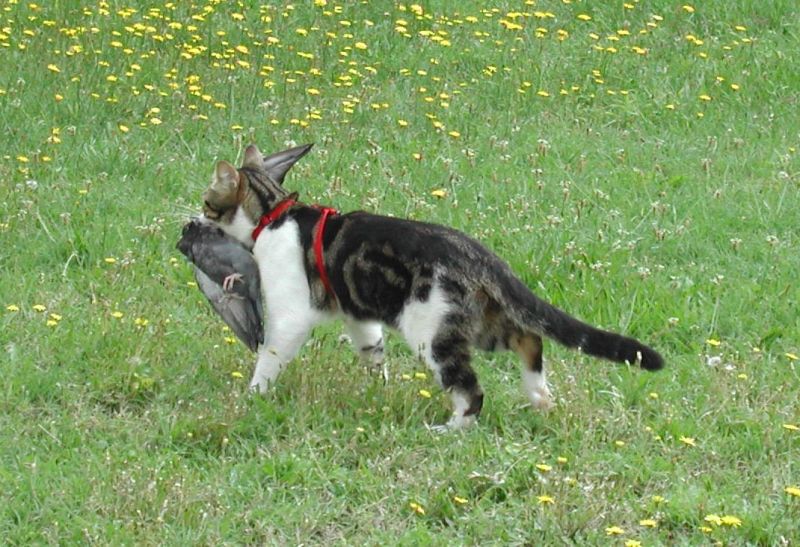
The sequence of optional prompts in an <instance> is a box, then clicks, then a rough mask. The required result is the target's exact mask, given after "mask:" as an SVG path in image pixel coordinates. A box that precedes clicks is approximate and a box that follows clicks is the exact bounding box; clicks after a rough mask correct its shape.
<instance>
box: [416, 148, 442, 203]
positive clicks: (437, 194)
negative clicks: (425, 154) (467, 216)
mask: <svg viewBox="0 0 800 547" xmlns="http://www.w3.org/2000/svg"><path fill="white" fill-rule="evenodd" d="M415 159H419V158H416V157H415ZM431 195H432V196H433V197H435V198H439V199H442V198H444V197H446V196H447V190H444V189H441V188H440V189H438V190H434V191H432V192H431Z"/></svg>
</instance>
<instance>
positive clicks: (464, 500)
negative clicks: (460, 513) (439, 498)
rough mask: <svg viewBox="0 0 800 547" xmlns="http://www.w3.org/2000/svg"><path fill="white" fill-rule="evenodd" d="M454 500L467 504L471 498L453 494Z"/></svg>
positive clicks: (460, 503)
mask: <svg viewBox="0 0 800 547" xmlns="http://www.w3.org/2000/svg"><path fill="white" fill-rule="evenodd" d="M453 501H454V502H456V503H458V504H459V505H466V504H467V503H469V500H467V498H461V497H459V496H453Z"/></svg>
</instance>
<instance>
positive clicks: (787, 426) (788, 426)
mask: <svg viewBox="0 0 800 547" xmlns="http://www.w3.org/2000/svg"><path fill="white" fill-rule="evenodd" d="M783 428H784V429H788V430H789V431H800V426H796V425H794V424H783Z"/></svg>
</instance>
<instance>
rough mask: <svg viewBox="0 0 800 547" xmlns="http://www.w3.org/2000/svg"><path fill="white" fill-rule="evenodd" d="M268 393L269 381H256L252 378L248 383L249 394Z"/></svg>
mask: <svg viewBox="0 0 800 547" xmlns="http://www.w3.org/2000/svg"><path fill="white" fill-rule="evenodd" d="M268 391H269V381H268V380H258V379H256V378H253V379H252V381H251V382H250V392H251V393H255V394H258V395H266V393H267V392H268Z"/></svg>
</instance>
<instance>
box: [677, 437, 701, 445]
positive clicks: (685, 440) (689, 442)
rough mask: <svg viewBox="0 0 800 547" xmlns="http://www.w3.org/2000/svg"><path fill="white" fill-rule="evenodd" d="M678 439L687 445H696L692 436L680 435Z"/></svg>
mask: <svg viewBox="0 0 800 547" xmlns="http://www.w3.org/2000/svg"><path fill="white" fill-rule="evenodd" d="M680 441H681V442H682V443H683V444H685V445H687V446H697V443H696V442H695V440H694V437H684V436H683V435H681V438H680Z"/></svg>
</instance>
